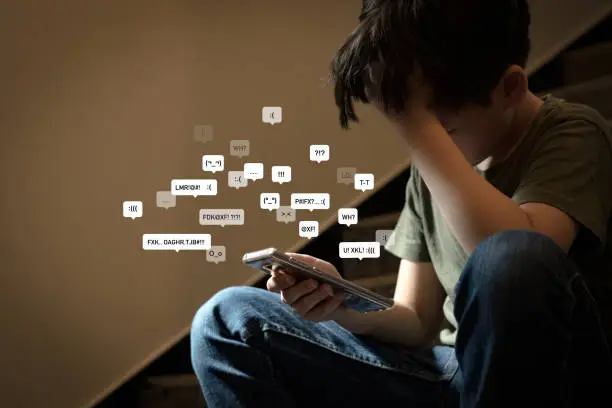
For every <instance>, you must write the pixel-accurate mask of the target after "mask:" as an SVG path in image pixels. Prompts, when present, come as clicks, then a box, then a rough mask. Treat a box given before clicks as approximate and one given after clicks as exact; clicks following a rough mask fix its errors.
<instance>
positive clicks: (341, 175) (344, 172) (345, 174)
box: [337, 167, 357, 184]
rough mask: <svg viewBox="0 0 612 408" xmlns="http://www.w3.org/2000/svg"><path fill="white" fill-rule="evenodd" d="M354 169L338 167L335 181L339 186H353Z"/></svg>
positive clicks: (355, 171) (355, 169)
mask: <svg viewBox="0 0 612 408" xmlns="http://www.w3.org/2000/svg"><path fill="white" fill-rule="evenodd" d="M355 173H357V168H356V167H338V175H337V180H338V183H339V184H354V182H355Z"/></svg>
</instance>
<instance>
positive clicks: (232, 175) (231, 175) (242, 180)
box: [227, 170, 249, 190]
mask: <svg viewBox="0 0 612 408" xmlns="http://www.w3.org/2000/svg"><path fill="white" fill-rule="evenodd" d="M248 184H249V180H247V179H246V177H244V171H235V170H232V171H228V172H227V185H228V186H229V187H234V188H235V189H236V190H238V189H239V188H242V187H246V186H247V185H248Z"/></svg>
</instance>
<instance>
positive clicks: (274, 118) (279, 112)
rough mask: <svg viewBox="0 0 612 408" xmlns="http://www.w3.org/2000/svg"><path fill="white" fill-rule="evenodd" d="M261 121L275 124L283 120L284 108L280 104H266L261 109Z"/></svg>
mask: <svg viewBox="0 0 612 408" xmlns="http://www.w3.org/2000/svg"><path fill="white" fill-rule="evenodd" d="M261 121H262V122H263V123H269V124H271V125H275V124H276V123H281V122H282V121H283V108H281V107H280V106H264V107H263V108H262V109H261Z"/></svg>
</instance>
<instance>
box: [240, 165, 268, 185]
mask: <svg viewBox="0 0 612 408" xmlns="http://www.w3.org/2000/svg"><path fill="white" fill-rule="evenodd" d="M243 171H244V177H246V179H247V180H253V181H255V180H261V179H262V178H263V176H264V165H263V163H244V168H243Z"/></svg>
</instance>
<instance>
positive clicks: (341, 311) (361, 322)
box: [330, 306, 371, 334]
mask: <svg viewBox="0 0 612 408" xmlns="http://www.w3.org/2000/svg"><path fill="white" fill-rule="evenodd" d="M330 320H333V321H335V322H336V323H338V324H339V325H340V326H342V327H344V328H345V329H347V330H348V331H350V332H351V333H353V334H368V333H369V331H370V330H371V328H370V327H369V324H368V320H367V319H366V314H365V313H362V312H359V311H357V310H355V309H351V308H347V307H345V306H341V307H339V308H338V309H336V310H335V311H334V312H333V313H332V314H331V316H330Z"/></svg>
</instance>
